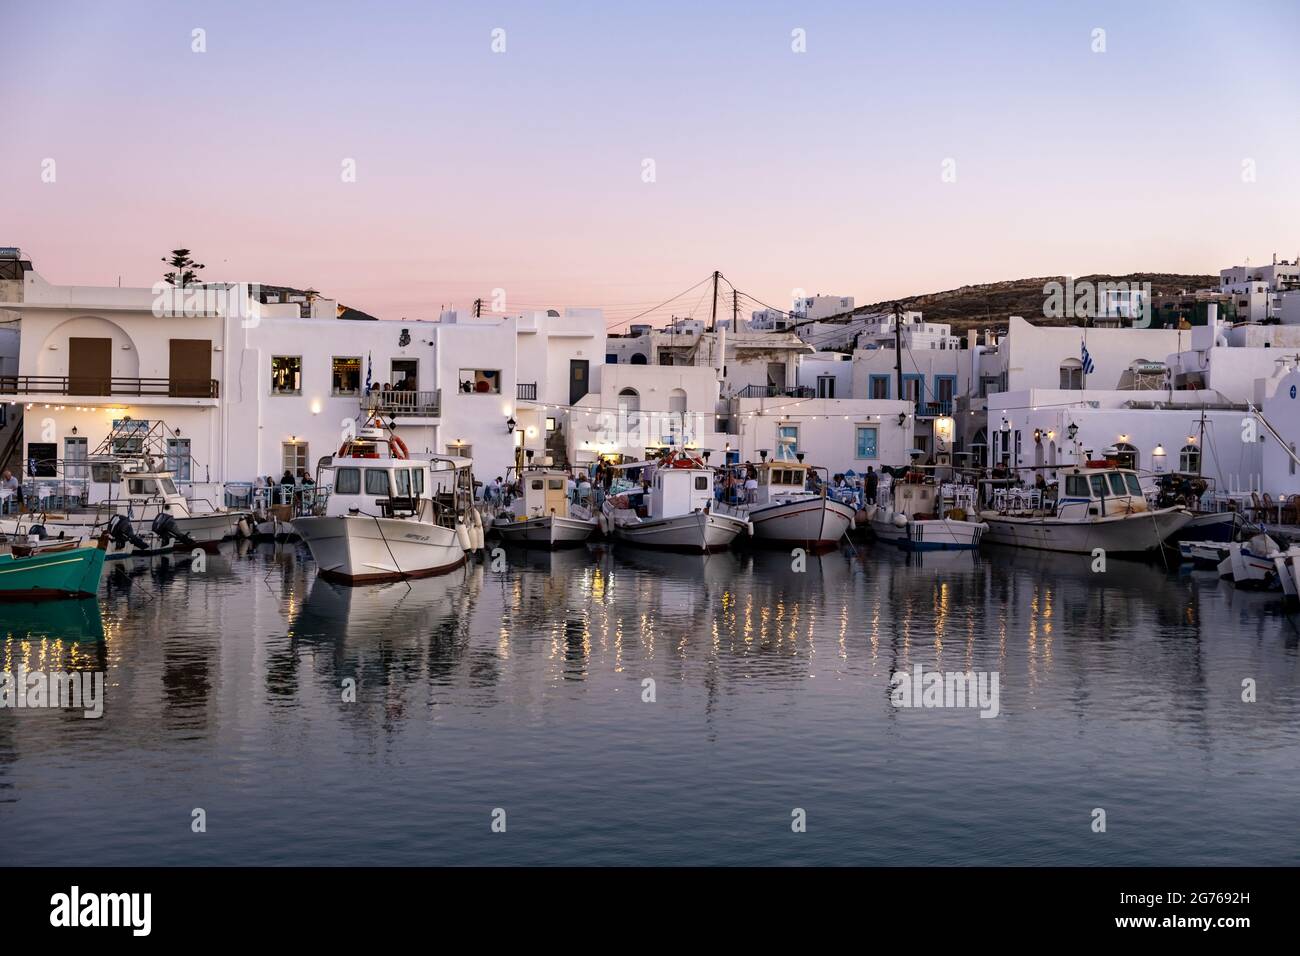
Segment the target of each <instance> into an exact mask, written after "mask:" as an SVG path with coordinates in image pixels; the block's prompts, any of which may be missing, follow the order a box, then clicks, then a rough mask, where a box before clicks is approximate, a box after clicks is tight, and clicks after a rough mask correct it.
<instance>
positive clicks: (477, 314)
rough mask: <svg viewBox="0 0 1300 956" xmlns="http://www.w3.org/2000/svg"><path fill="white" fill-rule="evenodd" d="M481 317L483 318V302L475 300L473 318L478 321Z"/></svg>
mask: <svg viewBox="0 0 1300 956" xmlns="http://www.w3.org/2000/svg"><path fill="white" fill-rule="evenodd" d="M482 316H483V300H482V299H475V300H474V318H476V319H478V318H481V317H482Z"/></svg>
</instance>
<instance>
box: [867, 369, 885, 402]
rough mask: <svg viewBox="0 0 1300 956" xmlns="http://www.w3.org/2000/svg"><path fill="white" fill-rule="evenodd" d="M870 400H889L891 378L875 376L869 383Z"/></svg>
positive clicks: (868, 394) (868, 393) (868, 395)
mask: <svg viewBox="0 0 1300 956" xmlns="http://www.w3.org/2000/svg"><path fill="white" fill-rule="evenodd" d="M867 397H868V398H877V399H881V398H883V399H888V398H889V376H888V375H873V376H871V378H870V380H869V381H868V391H867Z"/></svg>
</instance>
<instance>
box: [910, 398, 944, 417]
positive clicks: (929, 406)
mask: <svg viewBox="0 0 1300 956" xmlns="http://www.w3.org/2000/svg"><path fill="white" fill-rule="evenodd" d="M951 415H952V400H951V399H949V400H948V401H946V402H917V403H916V417H917V418H947V417H949V416H951Z"/></svg>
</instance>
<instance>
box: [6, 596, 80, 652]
mask: <svg viewBox="0 0 1300 956" xmlns="http://www.w3.org/2000/svg"><path fill="white" fill-rule="evenodd" d="M0 638H3V639H4V640H15V641H31V642H37V641H62V642H64V643H65V644H99V643H101V642H102V641H103V640H104V622H103V621H102V620H101V619H100V616H99V601H98V600H97V599H95V598H69V599H67V600H63V601H8V602H6V603H5V604H3V605H0Z"/></svg>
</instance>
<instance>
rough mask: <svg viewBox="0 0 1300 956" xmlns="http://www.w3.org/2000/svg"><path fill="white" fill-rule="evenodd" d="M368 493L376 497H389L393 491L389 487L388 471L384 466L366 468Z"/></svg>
mask: <svg viewBox="0 0 1300 956" xmlns="http://www.w3.org/2000/svg"><path fill="white" fill-rule="evenodd" d="M366 494H368V495H374V496H375V497H376V498H387V497H388V496H389V495H390V494H392V492H391V491H390V490H389V487H388V472H387V471H385V470H384V469H382V468H367V469H366Z"/></svg>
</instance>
